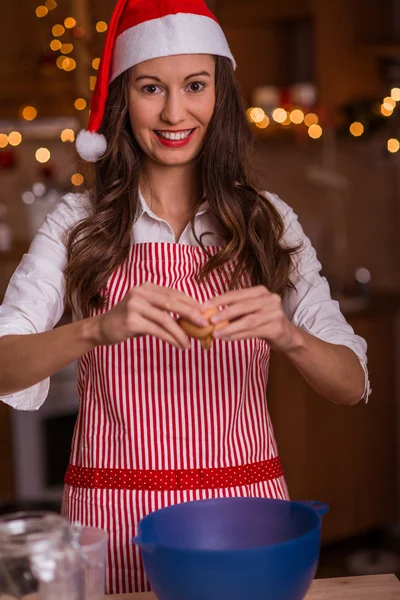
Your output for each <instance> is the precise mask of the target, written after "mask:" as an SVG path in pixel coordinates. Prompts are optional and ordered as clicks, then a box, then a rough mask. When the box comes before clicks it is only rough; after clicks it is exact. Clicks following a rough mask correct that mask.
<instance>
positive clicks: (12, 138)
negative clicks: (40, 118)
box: [8, 131, 22, 146]
mask: <svg viewBox="0 0 400 600" xmlns="http://www.w3.org/2000/svg"><path fill="white" fill-rule="evenodd" d="M8 141H9V143H10V144H11V146H19V145H20V143H21V142H22V135H21V134H20V133H19V131H12V132H11V133H10V134H9V135H8Z"/></svg>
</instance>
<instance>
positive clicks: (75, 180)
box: [71, 173, 85, 186]
mask: <svg viewBox="0 0 400 600" xmlns="http://www.w3.org/2000/svg"><path fill="white" fill-rule="evenodd" d="M84 181H85V178H84V177H83V175H81V174H80V173H75V174H74V175H72V177H71V183H72V184H73V185H76V186H79V185H82V184H83V182H84Z"/></svg>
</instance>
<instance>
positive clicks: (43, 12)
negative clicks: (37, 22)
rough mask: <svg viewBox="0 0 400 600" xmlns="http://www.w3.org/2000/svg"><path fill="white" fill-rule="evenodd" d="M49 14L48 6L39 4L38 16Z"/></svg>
mask: <svg viewBox="0 0 400 600" xmlns="http://www.w3.org/2000/svg"><path fill="white" fill-rule="evenodd" d="M48 14H49V11H48V9H47V7H46V6H38V7H37V9H36V16H37V17H39V19H42V18H43V17H46V16H47V15H48Z"/></svg>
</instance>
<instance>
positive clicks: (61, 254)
mask: <svg viewBox="0 0 400 600" xmlns="http://www.w3.org/2000/svg"><path fill="white" fill-rule="evenodd" d="M87 207H88V204H87V197H86V196H85V195H82V194H67V195H66V196H64V197H63V198H61V200H60V201H59V202H58V204H57V206H56V207H55V208H54V210H53V211H52V212H50V213H49V214H48V215H47V216H46V218H45V220H44V223H43V225H42V226H41V228H40V229H39V231H38V232H37V234H36V236H35V237H34V239H33V241H32V244H31V246H30V249H29V252H28V254H25V255H24V256H23V258H22V260H21V262H20V264H19V265H18V267H17V269H16V270H15V272H14V274H13V276H12V277H11V280H10V283H9V285H8V288H7V291H6V294H5V297H4V301H3V303H2V305H1V306H0V337H1V336H4V335H15V334H29V333H41V332H43V331H49V330H51V329H53V327H54V326H55V325H56V324H57V322H58V321H59V320H60V318H61V317H62V315H63V312H64V308H65V279H64V269H65V266H66V245H65V244H66V240H65V233H66V232H67V230H68V229H69V228H70V227H71V226H72V225H74V224H75V223H77V222H78V220H80V219H82V218H84V217H85V216H86V214H87ZM49 385H50V380H49V378H48V379H45V380H44V381H41V382H39V383H38V384H36V385H34V386H32V387H30V388H28V389H26V390H22V391H20V392H17V393H15V394H10V395H7V396H0V400H1V401H3V402H5V403H6V404H9V405H10V406H12V407H13V408H16V409H20V410H37V409H38V408H40V406H41V405H42V404H43V402H44V401H45V399H46V397H47V394H48V391H49Z"/></svg>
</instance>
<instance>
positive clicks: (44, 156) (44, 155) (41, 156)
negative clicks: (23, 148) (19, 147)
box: [35, 148, 51, 163]
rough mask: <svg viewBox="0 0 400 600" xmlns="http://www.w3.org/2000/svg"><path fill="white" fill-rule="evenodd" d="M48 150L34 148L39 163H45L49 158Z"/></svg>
mask: <svg viewBox="0 0 400 600" xmlns="http://www.w3.org/2000/svg"><path fill="white" fill-rule="evenodd" d="M50 156H51V154H50V150H49V149H48V148H39V149H38V150H36V153H35V157H36V160H37V161H38V162H40V163H47V162H48V161H49V160H50Z"/></svg>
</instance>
